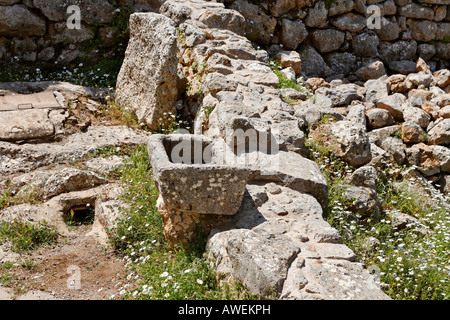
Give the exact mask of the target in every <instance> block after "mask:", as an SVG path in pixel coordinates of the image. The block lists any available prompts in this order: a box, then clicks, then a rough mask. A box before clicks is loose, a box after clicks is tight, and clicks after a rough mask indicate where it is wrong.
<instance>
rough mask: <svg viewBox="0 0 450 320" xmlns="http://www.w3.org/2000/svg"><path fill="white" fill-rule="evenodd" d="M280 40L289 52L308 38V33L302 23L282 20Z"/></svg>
mask: <svg viewBox="0 0 450 320" xmlns="http://www.w3.org/2000/svg"><path fill="white" fill-rule="evenodd" d="M280 25H281V36H280V40H281V43H282V44H283V47H284V48H286V49H287V50H295V49H296V48H297V47H298V45H299V44H300V43H302V42H303V40H305V39H306V37H307V36H308V31H307V30H306V27H305V25H304V24H303V22H302V21H300V20H297V21H292V20H289V19H282V20H281V23H280Z"/></svg>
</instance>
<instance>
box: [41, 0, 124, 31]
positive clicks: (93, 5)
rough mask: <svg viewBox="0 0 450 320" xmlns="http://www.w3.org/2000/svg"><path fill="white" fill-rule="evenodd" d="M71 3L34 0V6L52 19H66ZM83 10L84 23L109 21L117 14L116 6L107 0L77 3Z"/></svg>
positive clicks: (90, 0)
mask: <svg viewBox="0 0 450 320" xmlns="http://www.w3.org/2000/svg"><path fill="white" fill-rule="evenodd" d="M70 5H71V3H70V2H67V1H65V0H51V1H49V0H33V6H34V7H35V8H37V9H39V10H41V12H42V13H43V14H44V15H45V16H46V17H47V19H49V20H51V21H66V20H67V19H68V17H69V16H70V14H68V13H67V8H68V7H69V6H70ZM77 5H78V6H79V8H80V11H81V12H82V20H83V23H87V24H90V25H93V24H96V23H109V22H111V21H113V19H114V17H115V15H116V8H114V7H113V6H112V5H111V4H110V3H109V2H108V1H107V0H95V1H94V0H84V1H81V2H80V3H77Z"/></svg>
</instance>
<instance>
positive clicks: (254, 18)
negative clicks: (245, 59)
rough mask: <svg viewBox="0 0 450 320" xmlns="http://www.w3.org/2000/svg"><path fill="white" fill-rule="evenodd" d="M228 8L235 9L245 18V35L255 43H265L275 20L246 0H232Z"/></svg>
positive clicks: (269, 38) (272, 30) (271, 31)
mask: <svg viewBox="0 0 450 320" xmlns="http://www.w3.org/2000/svg"><path fill="white" fill-rule="evenodd" d="M230 9H234V10H237V11H238V12H240V13H241V14H242V15H243V16H244V18H245V36H246V37H247V38H248V39H249V40H251V41H254V42H256V43H260V44H264V45H267V44H269V43H270V40H271V35H273V33H274V32H275V27H276V25H277V20H276V19H275V18H273V17H271V16H269V15H267V14H266V13H264V11H263V10H261V8H260V7H259V6H257V5H255V4H253V3H250V2H248V1H246V0H238V1H234V2H233V3H232V4H231V6H230Z"/></svg>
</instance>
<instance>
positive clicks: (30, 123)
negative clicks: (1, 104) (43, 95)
mask: <svg viewBox="0 0 450 320" xmlns="http://www.w3.org/2000/svg"><path fill="white" fill-rule="evenodd" d="M48 113H49V110H47V109H39V110H17V111H5V112H2V113H0V140H3V141H20V140H30V139H44V138H48V137H51V136H52V135H53V134H54V133H55V127H54V124H53V123H52V121H50V119H49V117H48Z"/></svg>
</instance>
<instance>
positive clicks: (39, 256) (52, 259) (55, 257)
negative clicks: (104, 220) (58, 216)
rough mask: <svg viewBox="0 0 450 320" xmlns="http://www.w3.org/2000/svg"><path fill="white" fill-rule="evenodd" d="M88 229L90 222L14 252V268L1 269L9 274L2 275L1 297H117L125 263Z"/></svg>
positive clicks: (70, 298) (90, 298)
mask: <svg viewBox="0 0 450 320" xmlns="http://www.w3.org/2000/svg"><path fill="white" fill-rule="evenodd" d="M91 230H92V225H87V226H78V227H74V230H73V232H72V234H71V235H70V236H66V237H62V236H59V238H58V243H57V244H56V245H55V246H53V247H45V248H41V249H38V250H37V251H35V252H31V253H27V254H21V255H20V256H17V255H15V259H14V260H16V262H15V267H14V268H10V269H7V270H6V269H5V268H3V269H0V277H1V275H2V273H3V274H5V273H8V275H7V276H8V279H10V281H5V277H6V276H5V275H4V276H3V284H4V285H3V286H2V285H1V283H2V282H0V299H2V298H3V299H19V300H21V299H26V300H53V299H57V300H87V299H89V300H110V299H118V298H119V291H120V287H121V285H123V279H124V263H123V261H122V258H121V257H120V256H118V255H117V254H115V253H114V252H113V250H112V249H111V248H110V247H109V245H107V244H106V243H105V241H103V240H99V239H98V237H97V236H95V235H93V234H92V232H91ZM5 283H6V285H5ZM2 292H3V294H2Z"/></svg>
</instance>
